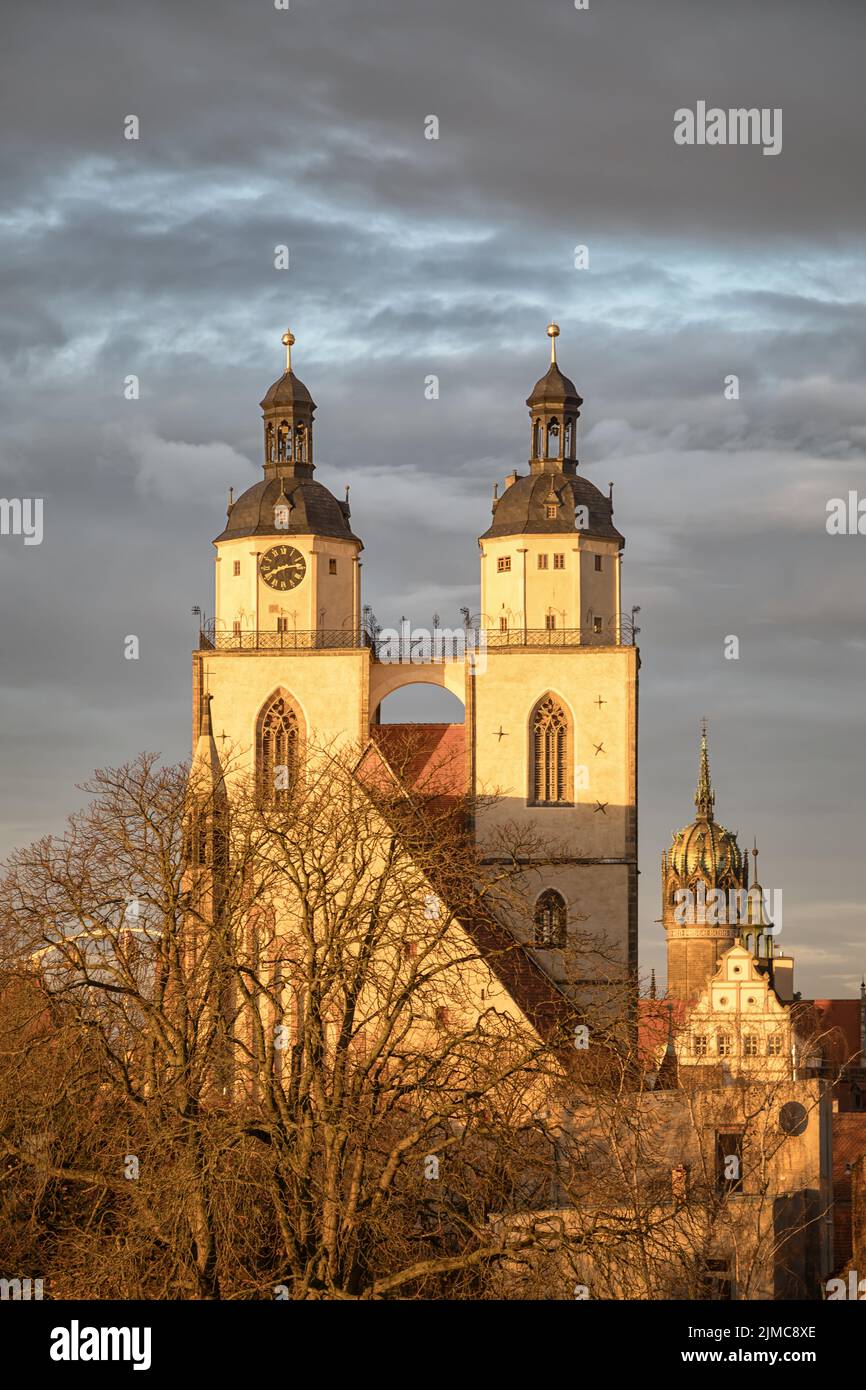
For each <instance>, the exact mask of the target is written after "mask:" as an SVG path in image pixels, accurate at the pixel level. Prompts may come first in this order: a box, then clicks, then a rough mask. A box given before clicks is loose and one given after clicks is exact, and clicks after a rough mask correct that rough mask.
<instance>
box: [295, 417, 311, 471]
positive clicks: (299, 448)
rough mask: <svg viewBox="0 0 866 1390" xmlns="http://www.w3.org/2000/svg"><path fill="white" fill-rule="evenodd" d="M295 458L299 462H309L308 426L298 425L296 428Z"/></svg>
mask: <svg viewBox="0 0 866 1390" xmlns="http://www.w3.org/2000/svg"><path fill="white" fill-rule="evenodd" d="M295 458H296V459H297V461H298V463H307V462H308V461H309V460H308V458H307V427H306V425H297V426H296V428H295Z"/></svg>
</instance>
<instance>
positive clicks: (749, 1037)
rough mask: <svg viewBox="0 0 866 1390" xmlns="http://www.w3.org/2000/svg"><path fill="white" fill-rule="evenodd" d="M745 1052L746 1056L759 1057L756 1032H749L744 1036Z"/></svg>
mask: <svg viewBox="0 0 866 1390" xmlns="http://www.w3.org/2000/svg"><path fill="white" fill-rule="evenodd" d="M743 1052H744V1054H745V1056H746V1057H757V1055H758V1039H757V1038H756V1037H755V1035H754V1033H747V1034H746V1036H745V1037H744V1038H743Z"/></svg>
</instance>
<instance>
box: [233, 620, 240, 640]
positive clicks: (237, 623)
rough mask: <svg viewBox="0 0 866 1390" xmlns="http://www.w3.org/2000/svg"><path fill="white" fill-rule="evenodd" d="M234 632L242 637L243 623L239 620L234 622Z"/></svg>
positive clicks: (236, 635)
mask: <svg viewBox="0 0 866 1390" xmlns="http://www.w3.org/2000/svg"><path fill="white" fill-rule="evenodd" d="M232 632H233V633H234V635H235V637H240V635H241V625H240V623H239V622H237V621H236V622H233V623H232Z"/></svg>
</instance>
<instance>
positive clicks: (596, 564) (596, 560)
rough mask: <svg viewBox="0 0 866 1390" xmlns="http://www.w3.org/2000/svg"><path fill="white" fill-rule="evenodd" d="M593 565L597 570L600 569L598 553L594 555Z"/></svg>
mask: <svg viewBox="0 0 866 1390" xmlns="http://www.w3.org/2000/svg"><path fill="white" fill-rule="evenodd" d="M595 567H596V569H597V570H600V569H601V556H600V555H596V557H595Z"/></svg>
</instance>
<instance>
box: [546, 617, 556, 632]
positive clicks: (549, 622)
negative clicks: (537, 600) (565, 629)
mask: <svg viewBox="0 0 866 1390" xmlns="http://www.w3.org/2000/svg"><path fill="white" fill-rule="evenodd" d="M544 626H545V627H546V628H547V631H548V632H553V631H554V629H555V627H556V614H555V613H546V614H545V617H544Z"/></svg>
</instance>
